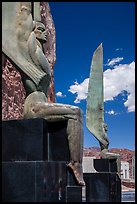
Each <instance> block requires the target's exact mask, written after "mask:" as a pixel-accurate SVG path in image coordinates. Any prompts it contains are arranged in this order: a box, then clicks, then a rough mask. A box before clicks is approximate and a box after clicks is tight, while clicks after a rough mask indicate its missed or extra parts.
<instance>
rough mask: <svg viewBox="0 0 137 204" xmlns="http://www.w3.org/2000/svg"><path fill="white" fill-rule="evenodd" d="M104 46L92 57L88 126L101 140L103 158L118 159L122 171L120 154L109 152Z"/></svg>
mask: <svg viewBox="0 0 137 204" xmlns="http://www.w3.org/2000/svg"><path fill="white" fill-rule="evenodd" d="M103 92H104V85H103V48H102V44H100V45H99V46H98V48H97V49H96V50H95V52H94V54H93V58H92V63H91V69H90V77H89V85H88V96H87V109H86V126H87V128H88V129H89V131H90V132H91V133H92V134H93V135H94V137H96V139H97V140H98V141H99V144H100V148H101V152H100V156H101V158H109V159H111V158H112V159H114V158H116V159H117V163H118V171H120V163H119V156H120V155H119V154H116V153H110V152H108V145H109V140H108V136H107V124H106V123H105V122H104V93H103Z"/></svg>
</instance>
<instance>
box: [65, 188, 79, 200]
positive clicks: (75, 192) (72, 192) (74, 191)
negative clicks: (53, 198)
mask: <svg viewBox="0 0 137 204" xmlns="http://www.w3.org/2000/svg"><path fill="white" fill-rule="evenodd" d="M66 202H82V187H81V186H67V187H66Z"/></svg>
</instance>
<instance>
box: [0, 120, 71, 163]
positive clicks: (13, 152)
mask: <svg viewBox="0 0 137 204" xmlns="http://www.w3.org/2000/svg"><path fill="white" fill-rule="evenodd" d="M66 127H67V120H65V121H59V122H46V120H44V119H39V118H36V119H26V120H11V121H3V122H2V147H3V148H2V161H18V160H19V161H39V160H44V161H69V146H68V140H67V134H66Z"/></svg>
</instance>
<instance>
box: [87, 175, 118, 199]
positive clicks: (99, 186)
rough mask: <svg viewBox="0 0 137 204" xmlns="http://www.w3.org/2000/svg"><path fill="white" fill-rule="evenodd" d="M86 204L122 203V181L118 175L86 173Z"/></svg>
mask: <svg viewBox="0 0 137 204" xmlns="http://www.w3.org/2000/svg"><path fill="white" fill-rule="evenodd" d="M84 180H85V183H86V202H121V181H120V179H119V176H118V175H117V174H116V173H84Z"/></svg>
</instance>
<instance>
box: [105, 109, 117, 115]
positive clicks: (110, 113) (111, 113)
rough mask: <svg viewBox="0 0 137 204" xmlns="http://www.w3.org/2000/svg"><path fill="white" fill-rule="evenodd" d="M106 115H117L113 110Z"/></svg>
mask: <svg viewBox="0 0 137 204" xmlns="http://www.w3.org/2000/svg"><path fill="white" fill-rule="evenodd" d="M106 113H108V114H109V115H117V113H116V112H115V111H114V110H111V111H106Z"/></svg>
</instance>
